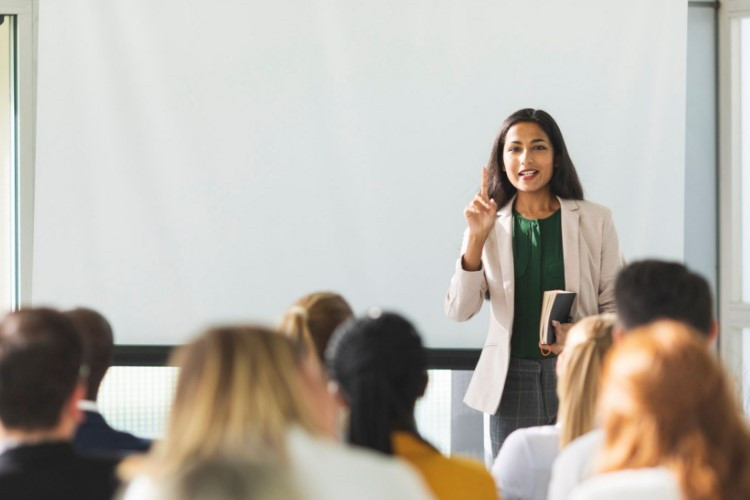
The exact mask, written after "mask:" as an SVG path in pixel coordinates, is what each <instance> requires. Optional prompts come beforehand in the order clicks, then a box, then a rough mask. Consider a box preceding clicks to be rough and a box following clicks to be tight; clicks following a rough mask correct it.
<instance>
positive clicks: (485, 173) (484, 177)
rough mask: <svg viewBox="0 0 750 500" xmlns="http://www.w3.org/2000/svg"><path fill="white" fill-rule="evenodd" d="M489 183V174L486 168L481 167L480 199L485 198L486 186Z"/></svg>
mask: <svg viewBox="0 0 750 500" xmlns="http://www.w3.org/2000/svg"><path fill="white" fill-rule="evenodd" d="M489 183H490V173H489V172H488V171H487V167H482V190H481V194H482V198H487V191H489V189H488V187H487V186H488V185H489Z"/></svg>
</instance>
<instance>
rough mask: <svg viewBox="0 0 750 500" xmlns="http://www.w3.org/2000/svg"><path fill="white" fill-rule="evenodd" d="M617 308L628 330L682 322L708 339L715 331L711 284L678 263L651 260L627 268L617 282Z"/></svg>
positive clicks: (620, 274)
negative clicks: (663, 321)
mask: <svg viewBox="0 0 750 500" xmlns="http://www.w3.org/2000/svg"><path fill="white" fill-rule="evenodd" d="M615 304H616V307H617V315H618V318H619V321H620V323H621V324H622V326H623V327H624V328H625V329H626V330H632V329H633V328H636V327H639V326H643V325H646V324H648V323H651V322H652V321H656V320H658V319H671V320H675V321H680V322H683V323H686V324H688V325H690V326H692V327H693V328H695V329H696V330H698V331H700V332H701V333H704V334H706V335H709V334H710V333H711V330H712V328H713V318H714V316H713V302H712V300H711V290H710V288H709V286H708V283H707V282H706V280H705V279H704V278H703V277H702V276H700V275H699V274H696V273H694V272H692V271H690V270H689V269H688V268H687V267H685V266H684V265H682V264H680V263H677V262H666V261H662V260H653V259H650V260H641V261H638V262H633V263H632V264H630V265H628V266H626V267H625V268H623V269H622V270H621V271H620V273H619V274H618V275H617V280H616V281H615Z"/></svg>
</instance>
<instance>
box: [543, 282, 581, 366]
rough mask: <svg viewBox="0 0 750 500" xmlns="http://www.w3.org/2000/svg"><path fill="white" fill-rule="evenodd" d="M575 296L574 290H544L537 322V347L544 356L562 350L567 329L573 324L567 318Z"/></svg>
mask: <svg viewBox="0 0 750 500" xmlns="http://www.w3.org/2000/svg"><path fill="white" fill-rule="evenodd" d="M575 298H576V294H575V292H566V291H565V290H550V291H547V292H544V297H543V299H542V316H541V318H540V322H539V349H540V350H541V351H542V354H544V355H545V356H547V355H549V354H550V353H555V354H559V353H560V351H562V348H563V345H564V344H565V337H566V336H567V333H568V330H569V329H570V327H571V326H573V325H572V324H571V323H570V322H569V318H570V311H571V309H572V307H573V302H574V301H575Z"/></svg>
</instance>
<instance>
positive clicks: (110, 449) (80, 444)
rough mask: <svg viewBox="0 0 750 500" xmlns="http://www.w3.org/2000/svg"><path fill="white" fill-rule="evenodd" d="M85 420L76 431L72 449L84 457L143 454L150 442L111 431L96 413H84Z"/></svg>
mask: <svg viewBox="0 0 750 500" xmlns="http://www.w3.org/2000/svg"><path fill="white" fill-rule="evenodd" d="M84 416H85V417H86V418H85V420H84V421H83V423H82V424H81V425H79V426H78V429H77V430H76V434H75V437H74V438H73V447H74V448H75V449H76V451H77V452H79V453H83V454H86V455H113V456H125V455H128V454H130V453H145V452H147V451H148V449H149V447H150V446H151V441H149V440H148V439H142V438H139V437H137V436H134V435H132V434H129V433H127V432H122V431H118V430H115V429H113V428H112V427H110V426H109V424H108V423H107V422H106V421H105V420H104V417H102V416H101V414H99V413H98V412H95V411H88V410H87V411H85V412H84Z"/></svg>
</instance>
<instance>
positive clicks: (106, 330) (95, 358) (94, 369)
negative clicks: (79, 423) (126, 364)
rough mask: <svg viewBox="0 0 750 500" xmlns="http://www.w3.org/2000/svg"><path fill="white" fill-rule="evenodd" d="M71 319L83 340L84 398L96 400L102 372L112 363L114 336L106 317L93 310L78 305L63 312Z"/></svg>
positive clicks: (105, 371) (104, 372)
mask: <svg viewBox="0 0 750 500" xmlns="http://www.w3.org/2000/svg"><path fill="white" fill-rule="evenodd" d="M64 314H65V315H66V316H67V317H68V318H70V319H72V320H73V323H75V325H76V328H77V329H78V333H79V334H80V335H81V340H82V341H83V364H84V365H86V366H87V367H88V380H87V381H86V399H88V400H91V401H96V396H97V394H98V393H99V386H100V385H101V383H102V379H103V378H104V374H106V373H107V369H108V368H109V365H110V364H111V363H112V351H113V349H114V337H113V335H112V327H111V326H110V324H109V322H108V321H107V318H105V317H104V316H102V315H101V314H99V313H98V312H96V311H94V310H93V309H86V308H83V307H79V308H77V309H73V310H71V311H66V312H65V313H64Z"/></svg>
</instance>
